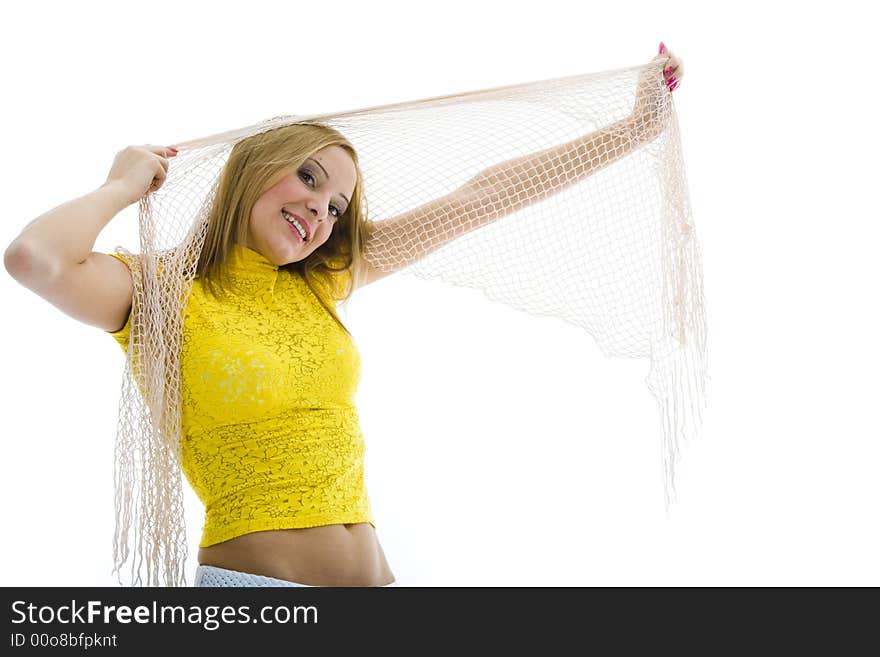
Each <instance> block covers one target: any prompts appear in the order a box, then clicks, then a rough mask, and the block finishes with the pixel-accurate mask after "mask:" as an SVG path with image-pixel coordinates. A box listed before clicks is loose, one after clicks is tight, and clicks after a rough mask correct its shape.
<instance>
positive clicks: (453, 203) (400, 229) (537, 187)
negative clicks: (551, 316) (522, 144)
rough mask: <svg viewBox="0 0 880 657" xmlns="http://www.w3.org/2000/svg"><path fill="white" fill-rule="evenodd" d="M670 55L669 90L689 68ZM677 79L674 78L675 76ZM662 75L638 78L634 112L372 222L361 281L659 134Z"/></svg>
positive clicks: (392, 268) (588, 172)
mask: <svg viewBox="0 0 880 657" xmlns="http://www.w3.org/2000/svg"><path fill="white" fill-rule="evenodd" d="M660 58H662V59H664V60H667V61H666V66H665V68H664V76H665V77H666V79H667V87H668V88H670V90H671V89H674V88H675V87H676V86H677V83H676V82H675V81H674V80H675V79H678V80H681V75H682V72H683V67H682V66H681V63H680V61H679V60H678V59H677V58H675V57H674V56H673V55H672V53H671V52H668V51H666V52H663V50H662V49H661V54H660V55H658V56H657V58H655V59H660ZM670 78H672V81H670ZM656 90H657V84H656V78H653V82H652V75H651V74H650V73H649V72H646V73H643V74H642V76H641V77H640V79H639V87H638V92H637V96H636V103H635V106H634V108H633V112H632V114H630V115H629V116H628V117H626V118H624V119H622V120H620V121H617V122H615V123H612V124H611V125H608V126H606V127H603V128H601V129H599V130H596V131H594V132H591V133H590V134H588V135H585V136H582V137H578V138H577V139H574V140H572V141H569V142H567V143H565V144H561V145H559V146H553V147H551V148H548V149H545V150H542V151H538V152H537V153H529V154H528V155H525V156H523V157H519V158H514V159H511V160H507V161H505V162H501V163H500V164H496V165H494V166H491V167H489V168H488V169H485V170H484V171H481V172H480V173H479V174H477V175H476V176H474V177H473V178H471V179H470V180H469V181H468V182H467V183H465V184H464V185H462V186H461V187H460V188H458V189H457V190H455V191H454V192H452V193H450V194H448V195H446V196H443V197H442V198H439V199H435V200H433V201H431V202H429V203H427V204H425V205H423V206H420V207H418V208H416V209H414V210H411V211H409V212H407V213H405V214H402V215H399V216H397V217H394V218H392V219H387V220H384V221H380V222H367V239H366V242H365V248H364V274H363V275H362V277H361V285H366V284H367V283H370V282H372V281H374V280H378V279H379V278H381V277H383V276H385V275H387V274H389V273H391V272H393V271H395V270H397V269H400V268H402V267H405V266H407V265H409V264H411V263H413V262H415V261H417V260H419V259H420V258H422V257H424V256H426V255H428V254H429V253H431V252H433V251H435V250H436V249H438V248H440V247H441V246H443V245H444V244H446V243H447V242H449V241H450V240H453V239H455V238H457V237H460V236H462V235H464V234H466V233H469V232H470V231H472V230H475V229H476V228H479V227H481V226H485V225H487V224H489V223H492V222H493V221H495V220H497V219H499V218H500V217H503V216H505V215H508V214H511V213H513V212H516V211H517V210H519V209H521V208H523V207H526V206H528V205H531V204H533V203H536V202H538V201H540V200H542V199H545V198H547V197H549V196H552V195H553V194H556V193H558V192H560V191H561V190H563V189H565V188H566V187H569V186H570V185H572V184H574V183H576V182H578V181H580V180H582V179H584V178H586V177H587V176H590V175H592V174H593V173H595V172H596V171H598V170H600V169H602V168H604V167H606V166H608V165H609V164H611V163H612V162H614V161H616V160H618V159H620V158H621V157H623V156H625V155H627V154H628V153H630V152H631V151H632V150H634V149H635V148H637V147H638V146H640V145H641V144H643V143H645V142H647V141H650V140H651V139H653V138H654V137H656V135H657V134H658V125H657V124H658V123H659V121H657V118H656V114H655V112H653V111H652V110H653V108H656V107H657V106H658V99H657V98H656Z"/></svg>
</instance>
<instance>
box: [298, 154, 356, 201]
mask: <svg viewBox="0 0 880 657" xmlns="http://www.w3.org/2000/svg"><path fill="white" fill-rule="evenodd" d="M306 162H314V163H315V164H317V165H318V166H319V167H321V171H323V172H324V176H325V177H326V178H327V180H330V174H328V173H327V169H325V168H324V167H323V165H322V164H321V163H320V162H318V160H314V159H312V158H308V159H307V160H306ZM340 196H341V197H342V198H344V199H345V202H346V203H347V204H349V205H351V201H349V200H348V197H347V196H346V195H345V194H340Z"/></svg>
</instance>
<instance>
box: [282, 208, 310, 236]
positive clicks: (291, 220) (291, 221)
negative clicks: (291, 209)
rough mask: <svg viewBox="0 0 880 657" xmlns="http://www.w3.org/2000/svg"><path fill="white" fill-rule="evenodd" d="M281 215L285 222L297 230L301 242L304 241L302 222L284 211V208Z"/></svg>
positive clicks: (304, 231) (304, 230) (304, 234)
mask: <svg viewBox="0 0 880 657" xmlns="http://www.w3.org/2000/svg"><path fill="white" fill-rule="evenodd" d="M281 216H282V217H284V219H285V220H286V221H287V223H289V224H290V225H291V226H293V227H294V228H296V230H297V232H298V233H299V236H300V237H301V238H302V239H303V242H305V241H306V229H305V227H303V226H302V224H300V223H299V222H298V221H297V220H296V219H294V218H293V217H291V216H290V215H289V214H287V212H285V211H284V210H282V211H281Z"/></svg>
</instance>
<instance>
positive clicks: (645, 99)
mask: <svg viewBox="0 0 880 657" xmlns="http://www.w3.org/2000/svg"><path fill="white" fill-rule="evenodd" d="M657 60H662V61H663V79H664V81H665V82H666V88H667V89H669V92H670V93H672V92H673V91H675V90H676V89H677V88H678V86H679V85H680V84H681V79H682V78H683V77H684V63H683V62H682V60H681V59H679V58H678V57H676V56H675V55H674V54H673V53H672V51H671V50H669V49H667V48H666V46H665V45H664V44H663V43H662V42H661V43H660V48H659V53H658V54H657V55H656V56H655V57H654V59H653V60H652V61H657ZM656 79H657V78H656V77H655V76H654V75H653V74H651V73H649V72H647V71H646V72H643V73H642V75H641V77H640V78H639V82H638V90H637V92H636V102H635V107H634V111H633V116H634V117H635V119H636V120H638V121H641V120H642V119H645V118H646V117H647V116H648V115H649V114H650V113H652V112H655V111H656V110H657V109H658V107H659V102H658V100H659V99H657V98H655V97H654V91H655V90H656V86H655V85H656Z"/></svg>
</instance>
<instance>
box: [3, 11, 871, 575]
mask: <svg viewBox="0 0 880 657" xmlns="http://www.w3.org/2000/svg"><path fill="white" fill-rule="evenodd" d="M862 7H865V4H864V3H860V2H851V3H845V2H836V3H833V4H832V5H829V4H827V3H802V2H799V3H794V2H791V3H768V2H758V3H751V2H737V3H732V4H730V5H728V6H727V7H726V8H720V7H719V6H718V5H715V4H708V3H707V4H703V5H702V6H698V5H697V3H693V4H690V3H679V2H666V1H664V2H639V3H624V4H621V3H611V2H604V3H590V5H586V4H583V5H582V4H581V3H573V2H554V1H548V0H544V1H543V2H540V3H534V2H528V3H508V2H505V3H500V2H491V3H490V2H444V3H437V4H426V5H423V4H415V3H408V4H403V3H401V4H400V5H397V4H393V3H384V4H383V3H377V2H368V3H362V2H350V3H338V2H337V3H331V2H318V1H312V2H258V1H253V0H252V1H250V2H247V3H241V2H235V3H231V2H230V3H218V2H211V3H207V2H206V3H195V2H187V3H184V2H159V1H154V2H149V3H111V2H106V3H97V2H76V3H63V2H38V1H34V2H29V3H26V4H25V3H6V4H4V5H3V8H2V10H0V11H2V15H0V32H2V34H0V59H2V61H3V71H4V72H3V97H4V102H3V103H2V106H0V111H2V127H3V134H4V143H3V153H4V157H3V158H2V164H0V166H2V175H3V201H4V207H3V221H2V222H0V245H3V246H4V248H5V245H8V244H9V243H10V242H11V241H12V240H13V239H14V238H15V237H16V236H17V235H18V234H19V231H20V230H21V229H22V228H23V227H24V225H25V224H27V223H28V222H29V221H30V220H31V219H33V218H35V217H37V216H38V215H40V214H42V213H43V212H45V211H47V210H49V209H50V208H52V207H55V206H56V205H59V204H61V203H63V202H65V201H67V200H70V199H72V198H75V197H78V196H80V195H82V194H85V193H87V192H89V191H91V190H93V189H94V188H96V187H98V186H99V185H100V184H101V183H103V182H104V180H105V178H106V175H107V172H108V171H109V168H110V165H111V163H112V161H113V157H114V155H115V154H116V152H117V151H118V150H120V149H121V148H123V147H124V146H126V145H128V144H143V143H155V144H173V143H174V142H176V141H183V140H185V139H189V138H194V137H200V136H204V135H209V134H214V133H217V132H221V131H224V130H227V129H231V128H234V127H238V126H241V125H248V124H251V123H254V122H255V121H259V120H262V119H265V118H268V117H270V116H277V115H279V114H309V113H312V112H314V113H318V112H328V111H340V110H344V109H353V108H361V107H370V106H375V105H381V104H387V103H392V102H399V101H406V100H415V99H421V98H426V97H431V96H438V95H444V94H449V93H456V92H462V91H469V90H475V89H484V88H489V87H496V86H503V85H508V84H516V83H519V82H527V81H535V80H541V79H548V78H555V77H562V76H567V75H575V74H580V73H589V72H596V71H602V70H606V69H614V68H621V67H626V66H632V65H637V64H640V63H644V62H647V61H649V60H650V59H651V58H652V57H653V56H654V54H655V53H656V50H657V45H658V43H659V42H660V41H661V40H663V41H664V42H665V43H666V44H667V46H668V47H669V48H671V49H672V51H673V52H674V53H675V54H677V55H678V56H679V57H681V58H682V59H683V60H684V62H685V64H686V75H685V78H684V81H683V83H682V85H681V86H680V87H679V88H678V89H677V90H676V92H675V94H674V99H675V104H676V108H677V111H678V115H679V121H680V125H681V129H682V143H683V148H684V155H685V163H686V169H687V175H688V182H689V186H690V193H691V202H692V206H693V210H694V219H695V223H696V227H697V234H698V238H699V239H700V242H701V247H702V253H703V259H704V276H705V290H706V297H707V306H708V325H709V366H710V375H711V377H712V379H711V381H710V384H709V408H708V410H707V412H706V413H705V423H704V425H703V430H702V434H701V436H700V438H699V439H698V440H697V441H696V442H694V443H692V444H691V446H690V447H689V448H687V450H686V451H685V453H684V456H683V459H682V461H681V462H680V463H679V466H678V470H677V472H678V475H677V482H678V491H679V498H678V503H677V504H676V505H674V506H673V507H672V508H671V509H670V511H669V513H668V515H667V514H666V513H665V511H664V506H663V493H662V479H661V476H660V420H659V415H658V411H657V407H656V405H655V402H654V400H653V397H652V396H651V395H650V392H649V391H648V389H647V387H646V386H645V385H644V381H643V380H644V377H645V375H646V373H647V367H648V363H647V361H633V360H625V359H605V358H603V357H602V355H601V354H600V353H599V352H598V350H597V348H596V347H595V345H594V344H593V342H592V340H591V338H589V336H588V335H587V334H586V333H584V332H583V331H581V330H580V329H577V328H574V327H572V326H571V325H568V324H565V323H563V322H561V321H558V320H553V319H550V318H535V317H532V316H530V315H526V314H524V313H519V312H516V311H514V310H511V309H510V308H508V307H506V306H501V305H500V304H495V303H491V302H488V301H486V300H485V299H484V298H483V297H482V295H481V294H480V293H478V292H476V291H473V290H467V289H464V288H454V287H451V286H449V287H447V286H443V285H442V284H439V283H434V282H425V281H421V280H419V279H416V278H412V277H410V276H406V275H395V276H391V277H388V278H386V279H384V280H382V281H380V282H378V283H376V284H374V285H371V286H369V287H368V288H365V289H364V290H362V291H360V292H359V293H357V294H356V295H355V298H354V299H353V300H352V302H351V305H350V310H349V311H348V315H347V318H346V317H345V316H344V318H346V319H347V322H348V324H349V327H350V328H351V329H352V331H353V333H354V335H355V338H356V341H357V344H358V347H359V348H360V350H361V355H362V359H363V368H364V370H363V378H362V382H361V387H360V390H359V394H358V407H359V411H360V414H361V420H362V424H363V429H364V433H365V437H366V440H367V457H366V458H367V462H366V476H367V485H368V489H369V493H370V496H371V500H372V504H373V509H374V512H375V515H376V523H377V528H378V534H379V539H380V542H381V543H382V545H383V547H384V550H385V553H386V555H387V557H388V560H389V562H390V565H391V568H392V571H393V572H394V574H395V575H396V576H397V579H398V582H399V583H400V584H401V585H402V586H417V585H436V586H446V585H465V586H468V585H473V586H490V585H500V586H508V585H527V586H528V585H563V586H565V585H651V586H653V585H697V586H701V585H873V586H877V585H878V584H880V566H878V560H877V554H878V551H880V531H878V501H880V484H878V480H880V479H878V467H880V446H878V437H880V431H878V417H877V397H878V394H877V393H878V384H877V378H876V371H877V365H878V347H877V329H878V311H877V291H876V287H877V281H878V280H880V278H878V266H877V249H878V240H877V238H878V236H880V230H878V227H877V220H878V214H880V213H878V204H877V195H876V192H877V182H878V178H877V173H878V171H877V154H878V152H880V151H878V138H877V123H876V118H877V103H876V100H874V97H873V96H874V94H875V93H876V92H875V89H876V87H877V68H876V61H877V51H876V48H875V46H874V44H875V42H876V37H877V35H876V29H874V28H876V23H874V22H871V21H869V20H868V16H867V14H866V13H865V12H866V11H867V10H866V9H862ZM136 224H137V214H136V206H132V207H130V208H128V209H127V210H126V211H124V212H123V213H121V214H120V215H118V216H117V217H116V218H115V219H114V220H113V221H112V222H111V223H110V224H109V225H108V226H107V228H106V229H105V230H104V231H103V232H102V233H101V234H100V235H99V237H98V240H97V242H96V245H95V250H98V251H104V252H109V251H112V250H113V249H114V247H115V246H116V245H124V246H126V247H128V248H132V249H133V248H134V247H136V245H137V243H136V241H135V240H136ZM2 273H3V275H2V276H0V294H2V299H3V314H4V318H5V321H4V322H3V323H2V331H3V336H2V345H3V354H4V359H3V370H2V371H3V377H2V383H0V385H2V390H0V399H2V403H3V427H2V440H3V445H2V463H3V476H2V477H0V505H2V506H0V516H2V526H3V541H2V548H0V549H2V559H0V585H5V586H11V585H23V586H31V585H32V586H46V585H64V586H75V585H85V586H115V585H116V580H115V578H114V577H112V576H111V575H110V569H111V566H112V536H113V519H114V509H113V446H114V438H115V429H116V412H117V403H118V399H119V392H120V384H121V380H122V379H121V377H122V366H123V354H122V352H121V350H120V348H119V346H118V345H117V344H116V343H115V341H113V339H112V338H110V337H109V336H108V335H106V334H104V333H102V332H101V331H100V330H99V329H96V328H93V327H90V326H87V325H85V324H82V323H79V322H77V321H76V320H73V319H71V318H69V317H67V316H66V315H64V314H62V313H61V312H60V311H58V310H57V309H56V308H54V307H53V306H51V305H50V304H49V303H48V302H46V301H44V300H43V299H41V298H40V297H38V296H37V295H35V294H33V293H32V292H30V291H28V290H27V289H26V288H24V287H23V286H21V285H20V284H18V283H17V282H16V281H15V280H14V279H12V278H11V277H10V276H8V275H6V274H5V272H2ZM427 292H430V294H426V293H427ZM428 298H429V299H430V302H428V301H427V299H428ZM453 318H454V319H453ZM461 318H466V321H462V319H461ZM438 343H443V345H444V348H443V350H442V351H441V352H440V353H439V354H435V352H434V345H436V344H438ZM450 354H453V355H454V358H450ZM499 371H501V372H507V373H509V374H507V375H505V376H503V377H500V378H502V379H503V380H502V381H501V382H500V383H501V384H502V385H501V387H498V384H499V381H498V378H499V377H498V376H497V373H498V372H499ZM485 381H491V382H492V384H493V387H491V388H488V387H487V386H486V385H484V382H485ZM536 406H537V407H538V408H541V409H543V410H542V412H540V413H536V412H534V407H536ZM526 407H532V408H531V409H526ZM510 436H515V437H516V439H515V440H509V439H508V438H509V437H510ZM186 492H187V496H188V497H187V500H186V504H187V525H188V532H189V536H190V563H189V566H188V569H187V577H188V579H189V581H190V583H191V582H192V574H193V573H194V571H195V567H196V565H197V562H196V558H195V555H196V552H197V544H198V540H199V535H200V532H201V526H202V507H201V504H200V502H199V501H198V499H197V498H196V497H195V495H194V494H193V493H192V491H191V490H190V489H189V488H188V487H187V489H186ZM127 577H128V575H127V570H126V573H125V579H126V580H127Z"/></svg>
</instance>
